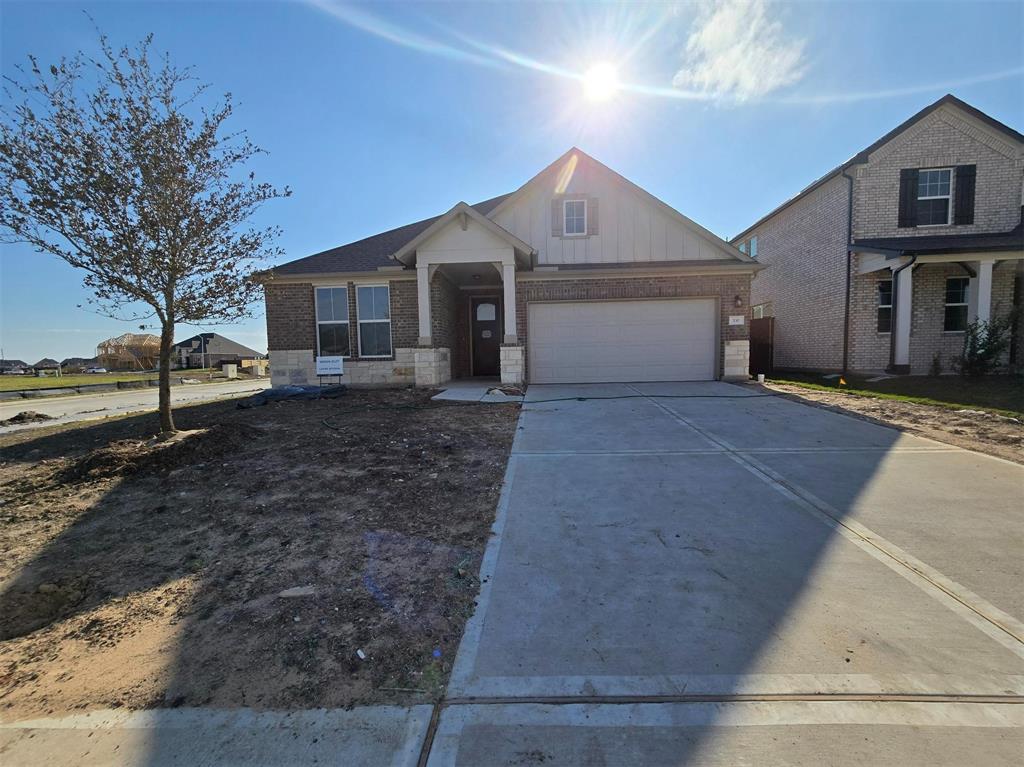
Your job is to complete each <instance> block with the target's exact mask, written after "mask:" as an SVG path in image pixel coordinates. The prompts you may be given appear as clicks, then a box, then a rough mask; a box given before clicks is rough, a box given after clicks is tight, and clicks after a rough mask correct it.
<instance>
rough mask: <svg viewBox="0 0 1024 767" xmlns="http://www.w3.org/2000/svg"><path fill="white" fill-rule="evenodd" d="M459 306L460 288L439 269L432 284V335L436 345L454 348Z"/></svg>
mask: <svg viewBox="0 0 1024 767" xmlns="http://www.w3.org/2000/svg"><path fill="white" fill-rule="evenodd" d="M458 306H459V289H458V288H457V287H456V286H455V285H453V284H452V282H451V281H450V280H449V279H448V278H447V277H445V276H444V275H443V274H441V272H440V271H438V272H437V273H435V275H434V280H433V282H431V284H430V337H431V340H432V342H433V345H434V346H435V347H441V348H445V349H452V348H454V345H455V334H456V330H455V329H456V323H457V321H458V320H457V317H456V312H457V311H458Z"/></svg>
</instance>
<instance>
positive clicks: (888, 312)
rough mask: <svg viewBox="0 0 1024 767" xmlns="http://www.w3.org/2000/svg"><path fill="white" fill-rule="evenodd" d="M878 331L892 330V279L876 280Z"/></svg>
mask: <svg viewBox="0 0 1024 767" xmlns="http://www.w3.org/2000/svg"><path fill="white" fill-rule="evenodd" d="M877 327H878V332H879V333H889V332H891V331H892V280H879V281H878V324H877Z"/></svg>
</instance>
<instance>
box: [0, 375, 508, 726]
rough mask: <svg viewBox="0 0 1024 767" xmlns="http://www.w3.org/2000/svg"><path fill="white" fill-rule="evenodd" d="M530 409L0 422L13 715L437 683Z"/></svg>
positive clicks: (0, 640)
mask: <svg viewBox="0 0 1024 767" xmlns="http://www.w3.org/2000/svg"><path fill="white" fill-rule="evenodd" d="M517 415H518V407H516V406H512V405H467V404H448V403H444V404H442V403H433V402H430V401H429V394H428V393H424V392H422V391H417V390H402V391H354V392H349V393H347V394H346V395H344V396H343V397H340V398H337V399H331V400H317V401H305V402H294V401H287V402H277V403H271V404H269V405H266V406H264V407H259V408H254V409H249V410H242V409H237V408H236V407H235V403H234V402H218V403H213V404H207V405H202V406H197V407H193V408H184V409H181V410H179V411H178V414H177V421H178V425H179V428H182V429H189V430H194V433H192V434H190V435H188V436H186V437H185V438H183V439H181V440H178V441H173V442H170V443H159V442H154V441H152V440H150V439H149V437H150V436H151V435H152V433H153V429H154V426H155V416H153V415H147V416H139V417H132V418H126V419H120V420H115V421H109V422H105V423H100V424H97V425H89V426H85V427H78V428H68V427H67V426H64V427H54V426H47V427H42V428H40V429H36V430H32V431H25V432H20V433H15V434H9V435H5V436H3V437H0V451H2V463H0V551H2V552H3V556H2V557H0V716H2V717H4V718H8V719H9V718H20V717H28V716H37V715H41V714H51V713H52V714H60V713H65V712H68V711H75V710H85V709H91V708H107V707H126V708H132V709H138V708H149V707H161V706H200V705H205V706H217V707H233V706H249V707H254V708H258V709H269V708H314V707H338V706H348V705H351V704H355V703H368V702H391V703H403V704H405V703H412V702H425V701H429V700H431V699H432V698H434V697H436V696H437V695H439V693H440V692H441V690H442V689H443V686H444V684H445V682H446V679H447V676H448V672H449V670H450V668H451V664H452V662H453V660H454V654H455V651H456V649H457V647H458V642H459V639H460V637H461V635H462V630H463V625H464V623H465V621H466V619H467V617H468V616H469V615H470V614H471V612H472V610H473V604H474V599H475V597H476V594H477V591H478V586H479V584H478V582H477V579H476V574H477V572H478V568H479V560H480V557H481V555H482V553H483V549H484V546H485V544H486V542H487V538H488V533H489V528H490V525H491V523H492V521H493V517H494V509H495V504H496V501H497V497H498V493H499V490H500V486H501V481H502V477H503V474H504V468H505V461H506V457H507V455H508V451H509V447H510V445H511V441H512V435H513V432H514V429H515V423H516V417H517Z"/></svg>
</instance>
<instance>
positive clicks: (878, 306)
mask: <svg viewBox="0 0 1024 767" xmlns="http://www.w3.org/2000/svg"><path fill="white" fill-rule="evenodd" d="M883 282H888V283H889V303H887V304H883V303H881V302H879V303H878V304H876V305H875V333H876V334H877V335H880V336H888V335H892V321H893V320H894V319H895V318H894V317H893V316H892V299H893V295H894V294H893V291H894V290H895V289H896V283H895V281H894V280H893V279H892V278H889V279H886V280H879V281H878V285H881V284H882V283H883ZM875 298H881V295H880V294H879V292H878V286H877V285H876V286H875ZM879 309H888V310H889V329H888V330H879V329H878V310H879Z"/></svg>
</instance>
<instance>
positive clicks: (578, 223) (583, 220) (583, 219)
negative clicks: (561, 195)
mask: <svg viewBox="0 0 1024 767" xmlns="http://www.w3.org/2000/svg"><path fill="white" fill-rule="evenodd" d="M562 214H563V215H562V221H563V224H564V229H563V231H564V232H565V234H566V236H570V237H575V236H579V235H585V234H586V233H587V201H586V200H565V201H564V202H563V203H562Z"/></svg>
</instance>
